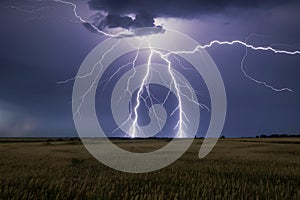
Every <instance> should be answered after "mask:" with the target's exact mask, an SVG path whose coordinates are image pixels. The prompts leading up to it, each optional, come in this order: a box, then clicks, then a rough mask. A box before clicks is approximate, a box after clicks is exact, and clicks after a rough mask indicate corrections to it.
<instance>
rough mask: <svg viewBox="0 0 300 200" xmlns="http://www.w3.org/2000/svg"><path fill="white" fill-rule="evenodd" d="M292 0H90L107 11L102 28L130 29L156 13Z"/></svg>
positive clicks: (190, 14) (187, 13) (149, 23)
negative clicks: (133, 15)
mask: <svg viewBox="0 0 300 200" xmlns="http://www.w3.org/2000/svg"><path fill="white" fill-rule="evenodd" d="M292 1H294V2H295V0H264V1H260V0H252V1H241V0H173V1H161V0H151V1H150V0H127V1H124V0H90V1H89V6H90V9H92V10H98V11H105V12H107V13H108V15H107V16H106V17H105V18H104V19H101V20H98V21H97V20H96V21H95V23H96V24H97V27H98V28H99V29H105V28H118V27H120V28H125V29H131V28H141V27H155V25H154V18H156V17H173V18H194V17H199V16H201V15H203V14H207V13H218V12H222V11H224V10H226V9H227V8H233V7H234V8H239V9H238V10H239V11H241V10H242V9H253V8H258V7H261V8H266V7H270V6H271V5H272V6H277V5H281V4H287V3H289V2H292ZM128 14H135V15H136V17H135V19H132V18H131V17H128V16H126V15H128ZM86 26H88V25H86ZM88 28H89V27H88ZM158 28H159V27H158ZM161 30H162V29H161Z"/></svg>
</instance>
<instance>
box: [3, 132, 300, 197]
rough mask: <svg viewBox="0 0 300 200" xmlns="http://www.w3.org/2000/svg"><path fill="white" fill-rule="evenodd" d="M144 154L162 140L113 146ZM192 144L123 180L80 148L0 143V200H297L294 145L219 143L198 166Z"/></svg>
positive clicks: (299, 171)
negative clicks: (156, 167) (167, 163)
mask: <svg viewBox="0 0 300 200" xmlns="http://www.w3.org/2000/svg"><path fill="white" fill-rule="evenodd" d="M114 142H115V144H117V145H119V146H120V147H122V148H124V149H127V150H130V151H135V152H143V151H149V150H153V149H156V148H158V147H161V146H163V145H164V144H166V142H167V141H166V140H140V141H134V140H130V141H127V140H115V141H114ZM201 143H202V140H200V139H196V140H195V141H194V143H193V145H192V146H191V147H190V148H189V150H188V151H187V152H186V153H185V154H184V155H183V156H182V157H181V158H180V159H179V160H177V161H176V162H175V163H173V164H172V165H170V166H168V167H166V168H164V169H161V170H159V171H155V172H151V173H146V174H129V173H122V172H118V171H115V170H113V169H110V168H109V167H106V166H105V165H103V164H101V163H100V162H99V161H97V160H96V159H94V158H93V157H92V156H91V155H90V154H89V153H88V152H87V151H86V149H85V148H84V146H83V145H82V144H81V143H80V142H76V141H72V142H70V141H60V142H46V141H31V142H26V141H24V142H13V141H10V142H3V141H1V140H0V163H1V167H0V199H7V198H11V199H33V198H35V199H300V159H299V156H300V139H296V138H291V139H284V138H277V139H221V140H219V141H218V143H217V145H216V147H215V148H214V149H213V151H212V152H211V153H210V154H209V155H208V156H207V157H205V158H204V159H199V158H198V157H197V154H198V151H199V148H200V146H201Z"/></svg>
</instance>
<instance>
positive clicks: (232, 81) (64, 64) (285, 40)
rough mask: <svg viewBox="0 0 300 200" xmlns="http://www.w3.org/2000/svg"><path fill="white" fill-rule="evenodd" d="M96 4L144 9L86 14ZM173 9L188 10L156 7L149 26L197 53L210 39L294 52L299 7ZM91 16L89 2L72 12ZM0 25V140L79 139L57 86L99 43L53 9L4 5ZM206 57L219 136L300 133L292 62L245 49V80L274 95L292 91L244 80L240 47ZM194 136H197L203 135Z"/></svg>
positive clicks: (65, 94) (64, 9)
mask: <svg viewBox="0 0 300 200" xmlns="http://www.w3.org/2000/svg"><path fill="white" fill-rule="evenodd" d="M95 2H96V4H93V5H103V7H101V9H103V10H105V11H106V13H109V14H112V13H113V14H115V15H122V14H124V13H126V12H129V11H130V12H141V11H140V10H143V8H145V7H144V6H147V5H144V4H143V3H141V4H140V5H136V7H135V6H132V5H131V6H129V7H122V6H123V5H119V6H116V7H115V6H113V5H114V4H118V1H111V2H112V3H107V2H106V1H101V0H100V1H95V0H93V1H90V5H91V4H92V3H95ZM135 2H136V1H132V3H135ZM141 2H143V1H141ZM149 2H152V3H153V4H157V2H161V1H149ZM178 2H179V3H182V4H183V3H184V4H187V5H186V6H184V8H183V9H182V12H180V13H178V8H177V7H176V6H182V5H181V4H179V5H172V6H168V4H167V3H164V4H163V5H162V6H163V8H164V9H161V8H160V7H158V6H157V5H155V6H153V8H152V9H153V13H150V14H151V17H153V18H157V21H158V22H161V23H162V25H163V27H165V28H171V29H175V30H178V31H181V32H183V33H185V34H187V35H189V36H190V37H192V38H193V39H195V40H196V41H198V42H199V43H200V44H206V43H208V42H209V41H211V40H215V39H218V40H243V41H244V40H245V39H246V37H247V36H249V35H250V34H253V33H255V34H258V35H263V36H264V37H257V36H256V37H255V36H254V37H251V38H250V39H249V40H248V42H249V43H251V44H253V45H257V46H266V45H273V47H274V48H275V47H276V48H280V49H285V50H296V49H300V44H299V43H300V27H299V24H300V16H299V8H300V3H298V2H297V1H279V0H277V1H262V2H264V3H257V2H259V1H257V2H256V1H254V3H253V4H254V5H239V4H238V3H237V1H234V0H232V1H227V3H226V1H222V2H223V4H222V6H220V5H218V3H213V2H215V1H212V2H211V3H207V2H206V1H200V2H201V3H202V5H203V6H201V5H198V3H196V1H184V2H183V1H182V2H181V1H178ZM216 2H217V1H216ZM260 2H261V1H260ZM272 2H273V3H272ZM77 3H78V2H77ZM101 3H102V4H101ZM169 4H170V5H171V3H169ZM8 6H10V7H8ZM14 6H16V7H18V8H20V9H22V10H27V11H29V10H35V9H36V8H43V9H40V10H37V11H35V12H21V11H20V9H19V10H17V9H15V7H14ZM197 6H198V7H197ZM91 8H94V9H97V10H92V11H91V10H90V9H89V6H88V2H80V3H78V10H79V13H80V14H81V15H82V16H83V17H85V18H86V19H91V16H92V15H93V14H94V13H97V12H99V9H100V8H99V7H97V6H91ZM196 8H199V9H196ZM200 8H201V9H200ZM145 12H147V14H149V13H148V12H150V11H148V10H147V9H144V11H143V12H142V13H145ZM136 14H140V13H136ZM143 15H144V14H143ZM0 16H1V17H0V22H1V24H2V28H1V31H0V44H1V45H0V136H36V137H40V136H77V133H76V130H75V127H74V124H73V119H72V108H71V103H70V101H71V97H72V86H73V84H72V83H68V84H63V85H62V84H57V81H60V80H65V79H68V78H70V77H74V76H75V75H76V73H77V71H78V69H79V67H80V65H81V63H82V61H83V59H84V58H85V57H86V56H87V54H88V53H89V52H90V51H91V50H92V49H93V48H94V47H95V46H96V45H97V44H99V43H100V42H101V41H102V40H104V39H105V37H104V36H101V35H99V34H97V33H92V32H91V31H89V30H88V29H87V28H85V27H84V26H83V25H82V24H81V23H80V22H78V21H77V20H76V18H75V17H74V15H73V13H72V8H71V7H70V6H67V5H63V4H60V3H55V2H51V1H46V2H35V1H2V2H1V3H0ZM122 16H123V15H122ZM143 20H144V18H143ZM147 20H148V19H145V20H144V21H143V22H145V21H147ZM284 44H285V45H284ZM286 45H289V46H286ZM207 51H208V52H209V54H210V56H211V57H212V58H213V59H214V61H215V63H216V65H217V66H218V68H219V70H220V72H221V75H222V77H223V81H224V84H225V87H226V93H227V98H228V107H227V108H228V112H227V118H226V122H225V126H224V130H223V135H225V136H227V137H240V136H255V135H260V134H271V133H299V131H300V123H299V119H300V118H299V113H300V82H299V79H298V77H297V76H298V74H300V66H299V63H300V56H290V55H276V54H273V53H270V52H261V51H260V52H258V51H257V52H255V51H251V50H249V52H248V57H247V59H246V61H245V69H246V71H247V72H248V73H249V74H250V75H251V76H253V77H255V78H257V79H259V80H263V81H266V82H268V83H269V84H270V85H272V86H274V87H276V88H282V87H289V88H291V89H292V90H293V91H294V92H280V93H277V92H274V91H272V90H270V89H268V88H266V87H263V86H261V85H258V84H256V83H254V82H253V81H250V80H249V79H247V78H246V77H245V76H244V75H243V74H242V72H241V71H240V62H241V60H242V57H243V56H244V54H245V48H244V47H242V46H238V45H234V46H214V47H212V48H210V49H207ZM204 121H205V119H204ZM198 135H203V133H202V130H201V129H200V130H199V134H198Z"/></svg>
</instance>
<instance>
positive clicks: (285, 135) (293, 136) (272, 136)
mask: <svg viewBox="0 0 300 200" xmlns="http://www.w3.org/2000/svg"><path fill="white" fill-rule="evenodd" d="M296 137H300V134H292V135H288V134H271V135H264V134H263V135H259V136H256V138H296Z"/></svg>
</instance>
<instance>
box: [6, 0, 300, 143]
mask: <svg viewBox="0 0 300 200" xmlns="http://www.w3.org/2000/svg"><path fill="white" fill-rule="evenodd" d="M52 1H53V2H56V3H61V4H64V5H68V6H71V7H72V11H73V13H74V17H75V18H76V19H77V20H79V21H80V22H81V23H83V24H87V25H89V26H90V27H91V28H93V29H94V30H95V31H96V32H98V33H99V34H101V35H104V36H107V37H114V38H120V37H124V36H126V35H124V33H118V34H110V33H107V32H104V31H103V30H100V29H99V28H98V27H97V26H95V25H94V24H93V23H91V22H89V21H87V20H85V19H83V18H82V17H81V16H80V15H79V14H78V13H77V5H76V4H74V3H72V2H69V1H65V0H52ZM11 8H14V9H17V10H20V11H21V9H18V8H17V7H11ZM129 36H132V33H130V34H129ZM247 40H248V37H247V39H246V40H245V41H240V40H233V41H220V40H213V41H210V42H209V43H208V44H204V45H198V46H196V47H195V48H193V49H191V50H180V51H170V52H167V53H165V52H163V51H161V50H158V49H154V48H152V47H151V43H150V42H149V50H150V54H149V56H148V59H147V66H146V67H147V69H146V73H145V74H144V76H143V79H142V82H141V84H140V85H139V89H138V91H137V96H136V105H135V106H134V108H133V111H131V112H130V116H129V118H128V120H129V119H132V125H131V127H130V130H129V133H130V137H138V136H141V134H142V133H141V129H140V128H139V125H138V118H139V116H138V109H139V107H140V105H141V101H144V102H145V105H147V104H146V100H147V99H145V98H144V97H143V96H142V94H143V93H144V92H145V91H146V92H147V94H148V97H147V98H150V100H151V102H152V98H153V96H152V95H151V93H150V90H149V86H148V84H149V80H150V78H151V75H152V72H151V64H152V63H151V61H152V58H153V55H154V54H157V55H159V56H160V58H161V59H162V60H163V61H164V62H166V63H167V67H168V73H169V75H170V77H171V80H172V81H171V83H170V88H171V87H173V88H174V89H175V92H176V96H177V98H178V105H177V107H176V108H175V109H174V110H173V112H172V113H171V115H173V114H174V113H175V112H176V111H178V113H179V119H178V122H177V124H176V126H175V128H174V129H178V134H177V137H179V138H184V137H185V136H186V135H185V133H184V131H183V127H185V128H187V127H188V126H187V123H190V120H189V119H188V118H187V117H186V114H185V112H184V111H183V109H182V98H188V100H189V101H190V102H191V103H195V104H197V105H199V106H201V108H205V109H207V110H209V108H208V107H207V106H205V105H203V104H200V103H198V101H197V98H196V97H193V96H192V98H190V97H188V96H187V95H185V94H183V93H182V92H181V87H187V88H188V89H189V90H190V91H192V90H193V88H190V87H189V86H188V85H187V84H185V83H184V82H183V81H180V79H178V77H177V76H176V74H175V73H174V70H173V68H172V63H171V61H170V59H169V57H170V56H171V55H174V58H175V59H176V60H177V62H178V64H179V66H181V67H182V68H183V69H185V67H184V66H183V65H182V64H181V63H180V60H179V59H178V58H177V56H180V55H181V54H194V53H196V52H198V51H200V50H202V49H208V48H211V47H213V46H217V45H219V46H224V45H227V46H233V45H239V46H242V47H245V50H246V52H245V55H244V56H243V58H242V60H241V66H240V69H241V71H242V73H243V75H244V76H245V77H246V78H248V79H250V80H251V81H253V82H255V83H257V84H260V85H263V86H264V87H267V88H269V89H271V90H273V91H275V92H283V91H288V92H292V91H293V90H292V89H290V88H287V87H285V88H275V87H273V86H271V85H270V84H268V83H267V82H265V81H260V80H257V79H255V78H254V77H252V76H250V75H249V74H247V72H246V71H245V68H244V65H245V59H246V57H247V56H248V50H253V51H269V52H273V53H275V54H286V55H299V54H300V51H298V50H297V51H286V50H281V49H275V48H273V47H272V46H254V45H251V44H248V43H247ZM118 44H119V41H118V42H116V44H115V45H113V46H112V47H111V49H109V50H107V51H106V53H105V54H103V55H102V57H101V59H100V60H99V62H98V63H96V64H95V65H94V66H93V68H92V69H91V71H90V72H88V73H86V74H84V75H82V76H76V77H73V78H71V79H67V80H64V81H60V82H58V83H60V84H61V83H67V82H70V81H74V80H76V79H83V78H87V77H90V76H92V75H94V73H95V72H96V69H97V66H99V65H100V70H99V71H101V68H102V67H103V66H102V61H103V59H104V58H105V56H106V55H108V54H109V52H111V51H112V50H113V49H114V48H116V46H117V45H118ZM138 55H139V49H138V51H137V54H136V56H135V57H134V59H133V61H132V62H129V63H127V64H125V65H123V66H121V67H120V68H119V69H118V70H117V71H116V72H115V73H114V74H113V75H112V76H111V77H110V78H109V79H108V80H106V81H107V82H109V81H110V80H111V79H112V78H113V77H114V76H115V75H116V74H117V73H119V71H120V70H121V69H123V68H125V67H127V66H129V65H131V66H132V68H133V73H132V75H131V76H130V78H129V79H128V82H127V90H126V91H125V92H124V94H125V93H129V94H130V95H131V96H132V94H131V92H130V91H129V84H130V81H131V80H132V78H133V77H134V76H135V75H136V69H135V63H136V61H137V58H138ZM98 76H99V73H98V74H97V75H96V76H95V79H94V81H93V83H92V84H91V86H90V87H89V88H88V89H87V91H86V92H85V93H84V94H83V95H82V97H81V98H79V99H78V100H79V101H80V103H79V106H78V109H77V112H76V113H77V114H79V115H80V108H81V106H82V104H83V102H84V99H85V97H86V95H87V94H88V93H89V92H90V91H91V89H92V88H93V87H97V83H96V80H97V78H98ZM177 80H179V82H178V81H177ZM170 93H171V89H170V90H169V92H168V94H167V96H166V98H165V100H164V102H163V104H164V103H165V102H166V99H167V97H168V96H169V95H170ZM130 105H131V107H132V105H133V104H132V102H130ZM158 120H160V119H158ZM124 123H125V122H124Z"/></svg>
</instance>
